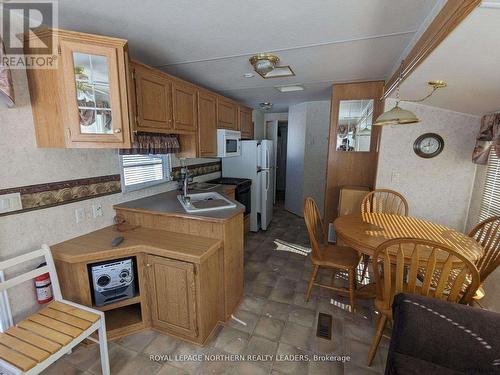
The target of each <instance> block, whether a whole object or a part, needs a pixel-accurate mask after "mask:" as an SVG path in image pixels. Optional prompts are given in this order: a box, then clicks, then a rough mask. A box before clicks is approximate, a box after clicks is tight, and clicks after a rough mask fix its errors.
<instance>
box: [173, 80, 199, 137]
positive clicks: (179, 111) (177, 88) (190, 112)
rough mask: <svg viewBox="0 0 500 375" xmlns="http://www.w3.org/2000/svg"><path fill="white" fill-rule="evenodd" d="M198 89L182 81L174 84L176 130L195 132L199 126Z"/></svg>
mask: <svg viewBox="0 0 500 375" xmlns="http://www.w3.org/2000/svg"><path fill="white" fill-rule="evenodd" d="M196 100H197V89H196V87H195V86H192V85H189V84H187V83H184V82H181V81H174V82H173V84H172V101H173V114H174V128H175V129H176V130H186V131H192V132H195V131H196V129H197V126H198V125H197V124H198V115H197V113H198V108H197V104H196Z"/></svg>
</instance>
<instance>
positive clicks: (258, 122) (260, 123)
mask: <svg viewBox="0 0 500 375" xmlns="http://www.w3.org/2000/svg"><path fill="white" fill-rule="evenodd" d="M252 121H253V126H254V128H253V134H254V137H255V139H258V140H260V139H264V137H265V134H266V122H265V121H264V112H262V111H259V110H258V109H254V110H253V111H252Z"/></svg>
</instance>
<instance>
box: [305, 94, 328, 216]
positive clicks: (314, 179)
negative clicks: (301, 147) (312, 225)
mask: <svg viewBox="0 0 500 375" xmlns="http://www.w3.org/2000/svg"><path fill="white" fill-rule="evenodd" d="M330 105H331V102H330V101H329V100H325V101H318V102H309V103H307V128H306V139H305V143H306V145H305V153H304V191H303V194H304V198H305V197H308V196H311V197H313V198H314V200H315V201H316V203H317V205H318V207H319V210H320V212H321V214H323V209H324V201H325V184H326V165H327V162H328V139H329V138H328V134H329V129H330Z"/></svg>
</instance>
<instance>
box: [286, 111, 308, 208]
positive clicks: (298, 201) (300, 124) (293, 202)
mask: <svg viewBox="0 0 500 375" xmlns="http://www.w3.org/2000/svg"><path fill="white" fill-rule="evenodd" d="M306 121H307V103H301V104H296V105H292V106H290V108H289V111H288V140H287V156H286V193H285V209H286V210H288V211H290V212H292V213H294V214H296V215H300V216H302V215H303V205H304V203H303V201H302V200H303V199H304V195H303V182H304V151H305V138H306V124H307V122H306Z"/></svg>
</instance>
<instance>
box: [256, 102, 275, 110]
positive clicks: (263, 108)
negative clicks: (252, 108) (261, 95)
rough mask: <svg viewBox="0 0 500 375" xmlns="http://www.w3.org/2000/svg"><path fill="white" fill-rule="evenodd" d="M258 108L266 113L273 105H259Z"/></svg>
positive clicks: (266, 103) (264, 103) (268, 103)
mask: <svg viewBox="0 0 500 375" xmlns="http://www.w3.org/2000/svg"><path fill="white" fill-rule="evenodd" d="M259 107H260V109H262V110H263V111H268V110H270V109H271V108H272V107H273V103H271V102H263V103H259Z"/></svg>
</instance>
